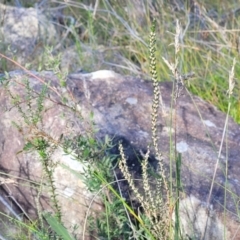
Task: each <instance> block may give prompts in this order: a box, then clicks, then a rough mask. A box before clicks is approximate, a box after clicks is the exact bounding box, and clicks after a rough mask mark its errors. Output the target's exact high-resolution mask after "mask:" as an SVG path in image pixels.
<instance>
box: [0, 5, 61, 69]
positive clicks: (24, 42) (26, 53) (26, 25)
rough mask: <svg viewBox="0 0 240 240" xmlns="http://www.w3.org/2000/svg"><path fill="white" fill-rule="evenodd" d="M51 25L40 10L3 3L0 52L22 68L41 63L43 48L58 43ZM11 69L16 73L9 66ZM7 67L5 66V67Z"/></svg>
mask: <svg viewBox="0 0 240 240" xmlns="http://www.w3.org/2000/svg"><path fill="white" fill-rule="evenodd" d="M57 39H58V34H57V31H56V28H55V26H54V25H53V24H52V23H51V21H50V20H49V19H48V18H47V17H46V16H45V15H44V13H43V12H41V10H40V9H37V8H23V7H11V6H7V5H4V4H1V3H0V50H1V53H5V54H6V55H7V56H8V57H10V58H11V59H15V61H17V62H18V63H19V64H22V65H25V64H26V63H30V62H31V63H32V64H34V62H35V61H40V56H41V54H42V53H43V52H44V46H46V45H50V44H53V43H55V42H56V41H57ZM5 64H6V65H7V66H8V69H15V68H16V66H15V65H14V66H12V65H11V64H10V63H9V62H6V63H5ZM3 66H4V65H3Z"/></svg>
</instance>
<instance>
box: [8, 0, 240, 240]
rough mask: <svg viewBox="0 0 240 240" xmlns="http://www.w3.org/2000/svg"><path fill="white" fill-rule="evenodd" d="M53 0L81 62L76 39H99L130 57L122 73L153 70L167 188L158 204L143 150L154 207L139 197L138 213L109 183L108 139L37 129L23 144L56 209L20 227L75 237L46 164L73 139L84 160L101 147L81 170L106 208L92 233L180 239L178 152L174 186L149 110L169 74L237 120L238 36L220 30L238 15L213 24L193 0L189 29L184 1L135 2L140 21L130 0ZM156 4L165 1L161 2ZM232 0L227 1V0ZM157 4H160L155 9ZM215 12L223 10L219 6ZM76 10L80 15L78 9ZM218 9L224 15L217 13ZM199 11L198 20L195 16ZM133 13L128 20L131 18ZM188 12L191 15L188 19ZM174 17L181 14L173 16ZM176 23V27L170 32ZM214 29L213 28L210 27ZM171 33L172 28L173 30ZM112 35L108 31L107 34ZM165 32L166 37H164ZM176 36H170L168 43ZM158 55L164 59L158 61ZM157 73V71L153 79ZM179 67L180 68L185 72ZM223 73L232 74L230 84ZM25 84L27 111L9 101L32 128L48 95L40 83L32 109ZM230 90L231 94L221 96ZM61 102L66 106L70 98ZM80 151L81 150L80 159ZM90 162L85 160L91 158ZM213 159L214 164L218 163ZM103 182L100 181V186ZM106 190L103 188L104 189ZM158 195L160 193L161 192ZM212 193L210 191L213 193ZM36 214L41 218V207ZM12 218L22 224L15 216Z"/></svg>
mask: <svg viewBox="0 0 240 240" xmlns="http://www.w3.org/2000/svg"><path fill="white" fill-rule="evenodd" d="M55 2H56V3H60V4H63V5H64V6H65V9H64V11H66V12H65V13H64V14H70V13H71V14H73V16H74V18H75V19H76V20H77V21H76V23H75V25H74V26H71V27H73V29H72V30H71V31H70V33H69V35H70V36H68V37H69V38H70V39H71V40H69V39H68V41H72V42H74V43H75V44H76V45H77V47H78V50H79V57H80V61H82V62H83V60H81V44H82V43H81V41H83V42H84V43H85V44H88V45H89V46H91V47H92V49H94V48H98V45H100V44H103V46H104V47H105V48H106V49H105V51H108V50H109V49H111V48H116V49H117V52H118V54H120V56H121V57H122V58H123V59H124V60H125V62H126V65H127V64H128V63H129V61H132V62H133V64H132V65H131V69H129V68H128V69H125V70H126V73H134V74H136V75H140V76H145V77H149V76H150V75H152V77H151V79H152V80H153V84H154V87H155V91H154V95H153V112H152V119H149V121H152V124H153V132H152V140H153V147H154V151H155V152H154V154H155V155H158V159H159V161H160V162H159V169H160V172H159V175H158V177H156V180H157V184H158V186H159V189H161V190H162V188H163V189H164V192H165V194H166V195H167V200H168V201H167V202H163V200H164V201H165V199H153V198H152V195H151V191H149V189H150V188H151V186H150V185H149V179H148V177H147V174H148V172H147V159H148V154H149V152H147V153H146V154H145V156H144V158H143V159H144V161H143V162H142V164H143V165H142V167H143V170H144V169H145V171H143V180H142V181H143V185H144V190H145V193H146V198H147V201H149V202H151V203H152V204H151V206H149V205H148V204H146V202H147V201H146V199H144V198H143V197H142V196H141V195H139V196H138V197H139V201H140V203H141V204H142V207H143V209H144V210H145V211H143V212H142V213H139V215H137V214H136V212H135V211H134V210H133V206H131V205H130V204H129V203H126V202H125V200H124V199H123V198H122V197H121V191H119V192H117V191H116V190H115V189H114V188H113V187H112V183H116V182H117V181H116V179H115V178H114V169H113V166H112V161H113V159H112V158H114V156H107V157H106V156H104V155H101V154H100V153H102V152H105V150H106V149H107V148H108V147H111V146H109V145H111V144H110V143H109V141H108V139H106V141H105V143H103V144H102V145H99V143H97V142H95V141H94V140H93V138H92V136H88V137H87V138H85V139H75V142H74V140H73V139H72V140H70V142H69V140H67V139H63V141H62V142H60V141H56V142H55V143H51V142H48V141H46V139H47V140H49V139H50V138H42V137H41V136H42V135H40V137H39V135H36V136H35V138H33V139H32V141H29V142H28V143H27V144H26V145H25V148H24V149H23V150H25V151H26V150H27V151H29V150H34V151H37V153H38V154H39V157H40V160H41V162H42V164H43V168H44V167H45V173H46V177H47V179H48V180H49V183H50V190H49V193H50V194H51V195H52V201H53V202H52V204H53V206H54V208H55V212H56V214H55V216H49V215H46V216H44V218H45V220H44V221H43V220H42V219H41V218H40V219H39V222H38V223H36V224H26V225H25V224H22V225H23V226H21V227H22V228H24V229H25V230H26V229H27V231H28V232H29V238H28V236H27V235H25V237H26V238H25V239H31V238H33V235H32V233H34V234H35V235H34V236H36V235H37V237H38V239H74V234H72V235H71V233H69V232H67V231H66V229H65V228H64V227H63V226H62V225H59V223H61V206H59V205H58V201H57V195H56V193H55V186H54V180H53V179H52V176H51V174H52V172H51V171H54V165H51V162H50V159H51V153H52V151H54V149H55V148H56V147H57V144H60V147H62V148H63V149H65V153H66V154H72V152H68V149H69V144H70V146H71V147H72V145H74V144H75V145H77V147H78V148H80V149H81V148H83V149H84V147H85V149H88V153H86V152H83V153H82V154H83V155H84V157H85V158H86V159H87V158H91V156H92V155H93V156H94V154H92V153H96V152H98V151H99V152H100V153H99V155H98V156H101V157H102V161H100V162H99V161H98V162H97V163H96V165H94V166H93V168H88V170H87V172H86V179H87V180H86V183H88V186H89V189H91V190H92V191H99V195H101V197H102V198H103V202H104V204H105V212H104V213H103V216H104V217H103V216H101V218H100V219H97V222H95V219H94V218H92V219H91V221H92V224H93V223H96V225H95V228H94V229H92V230H93V232H94V231H96V229H97V234H98V235H99V236H100V237H102V238H103V239H129V238H130V237H132V238H133V239H182V233H181V230H180V227H179V223H178V210H177V209H178V200H179V198H178V194H179V193H178V192H173V190H172V188H173V186H171V184H173V185H174V186H175V187H176V186H178V188H177V189H180V186H181V183H180V165H181V156H180V155H179V156H177V155H175V157H174V159H175V160H176V163H175V162H174V163H172V164H173V165H172V167H173V168H174V169H177V173H178V174H179V176H178V177H177V179H176V180H172V181H170V182H171V184H170V185H168V184H169V183H167V182H168V179H165V177H164V169H163V168H162V167H161V158H162V157H161V153H160V152H159V150H158V149H157V142H156V141H157V129H156V119H157V115H156V114H154V113H155V112H156V109H158V107H159V102H158V99H159V92H158V90H157V81H159V80H167V79H169V78H171V79H172V80H174V81H176V83H179V84H180V85H178V84H177V85H176V86H181V87H188V88H189V90H190V91H192V92H193V93H198V94H200V96H201V97H203V98H205V99H207V100H209V101H210V102H212V103H214V104H215V105H217V106H218V107H219V108H220V109H221V110H223V111H226V112H227V114H231V115H232V116H233V117H234V119H235V120H236V121H239V113H240V105H239V102H240V101H239V89H238V82H236V83H235V81H234V73H233V72H234V66H235V72H236V75H237V74H238V71H239V70H238V68H239V67H238V66H237V64H236V65H235V60H234V63H232V62H233V60H232V59H233V57H236V62H237V61H238V56H237V51H238V49H237V48H238V46H232V41H233V42H235V41H236V39H235V38H237V37H236V36H235V35H236V31H234V30H232V31H230V30H229V31H224V30H223V29H222V28H223V27H222V25H224V24H226V26H227V25H229V26H228V27H229V28H233V27H234V26H235V24H237V22H236V21H235V20H236V19H237V15H236V14H237V13H236V14H235V15H236V16H235V15H234V17H233V20H231V21H229V20H228V18H227V17H226V19H225V18H223V17H222V18H220V19H215V18H213V19H214V20H215V21H214V22H213V20H212V19H211V18H210V17H209V15H208V14H209V13H208V11H205V9H204V7H203V6H200V5H199V6H198V5H196V6H195V7H196V8H195V11H197V10H198V11H200V12H199V13H198V14H196V16H197V15H199V16H201V17H203V22H199V23H198V24H196V25H194V26H193V28H192V30H191V31H190V30H189V29H187V28H186V26H187V24H190V22H187V23H186V19H185V18H186V16H188V17H189V18H190V10H189V8H190V7H189V6H184V5H182V6H184V7H186V9H188V10H189V12H187V11H185V12H184V10H183V9H181V6H179V8H180V9H179V10H177V9H174V8H169V7H167V4H166V3H160V2H156V3H155V5H154V4H150V5H147V4H146V3H145V2H143V1H142V2H140V1H139V2H140V3H141V4H142V5H141V6H145V10H146V12H145V14H144V17H143V19H141V18H140V17H136V16H135V18H134V14H133V16H131V14H129V12H128V11H131V9H133V8H134V5H133V3H129V2H127V1H126V2H122V3H121V4H123V5H121V6H119V4H120V3H118V2H117V1H112V2H111V1H103V2H101V3H98V1H97V2H96V3H95V5H94V4H93V3H92V5H91V4H89V3H85V2H84V1H75V2H73V1H72V2H71V1H70V2H68V3H65V2H60V1H55ZM140 3H139V4H140ZM161 4H162V6H161V8H160V5H161ZM205 4H206V6H209V4H208V2H207V1H206V3H205ZM223 4H224V3H222V5H223ZM123 6H124V7H123ZM229 6H231V4H230V3H229ZM188 7H189V8H188ZM156 9H161V10H159V12H158V11H157V10H156ZM103 10H105V11H103ZM216 11H217V10H216ZM218 11H220V10H219V9H218ZM79 12H80V13H81V14H79ZM182 13H184V14H182ZM136 14H137V13H136ZM153 14H155V15H156V16H155V19H156V22H155V24H156V27H157V29H156V30H155V28H153V29H152V32H151V36H150V37H151V38H150V46H149V44H148V42H149V40H148V39H149V31H150V29H151V26H152V22H153V19H152V17H153ZM187 14H189V15H187ZM218 14H219V15H220V16H221V13H220V12H219V13H218ZM164 16H166V18H167V21H166V19H164ZM196 16H195V18H197V17H196ZM131 17H132V19H130V18H131ZM139 18H140V20H141V21H144V24H143V25H141V24H142V23H141V22H140V23H139ZM189 18H188V21H190V19H189ZM192 18H194V17H192ZM176 19H179V20H178V21H176ZM224 21H225V22H224ZM166 22H169V23H170V22H171V23H174V24H173V25H170V24H169V25H168V24H166ZM179 22H183V23H182V26H185V28H181V27H180V24H179ZM184 22H185V25H184ZM222 22H223V23H222ZM78 23H81V24H83V26H82V27H83V33H82V34H80V36H79V35H76V33H77V30H79V29H78V27H79V26H78ZM130 23H131V24H130ZM66 24H67V23H66ZM191 24H192V23H191ZM201 24H203V25H204V26H203V29H201V27H202V26H201ZM140 26H141V27H140ZM142 26H143V27H142ZM176 26H177V33H176V32H175V29H176ZM211 27H212V28H214V29H213V30H211ZM66 28H69V29H70V26H69V25H66ZM234 28H236V27H234ZM184 29H185V30H186V29H187V32H185V30H184ZM144 31H145V32H144ZM168 32H171V33H172V34H170V33H168ZM110 34H111V35H112V36H113V37H111V38H110ZM204 34H205V35H206V36H205V35H204ZM168 35H169V37H166V36H168ZM202 35H203V36H202ZM174 37H175V42H173V39H174ZM205 37H207V40H205V39H204V38H205ZM232 38H233V39H232ZM109 39H110V41H109ZM65 40H66V41H67V39H65ZM170 43H173V44H170ZM78 44H79V45H78ZM155 44H156V45H155ZM169 45H170V46H169ZM180 49H181V51H180ZM149 50H150V53H149ZM155 50H156V51H155ZM155 54H156V55H155ZM149 56H150V60H149ZM162 57H164V58H163V59H162ZM48 59H54V55H53V56H52V55H51V51H48ZM55 59H56V58H55ZM185 59H187V60H185ZM230 60H231V61H230ZM93 61H94V59H93ZM95 61H96V60H95ZM46 63H47V62H46ZM48 63H49V64H48V65H47V64H46V66H47V68H48V69H51V70H53V71H55V72H56V73H60V75H59V77H60V80H61V79H62V80H63V81H62V83H61V86H62V87H63V88H64V87H65V86H64V77H66V74H65V73H61V70H60V68H59V64H60V63H59V59H58V61H53V62H48ZM88 64H89V65H91V64H92V63H87V64H86V68H87V70H91V67H92V68H93V70H96V69H94V64H93V66H91V67H89V65H88ZM110 65H111V64H110ZM126 65H125V66H124V65H121V66H118V68H120V69H124V68H125V67H126ZM232 65H233V69H232V71H231V74H230V77H229V76H228V72H229V69H231V67H232ZM196 66H197V67H196ZM118 68H116V69H118ZM149 69H151V74H149ZM125 70H124V71H125ZM192 71H194V73H195V75H194V76H195V77H194V81H185V80H189V79H190V77H192V76H193V73H192ZM157 73H160V74H159V76H158V77H157ZM182 73H184V74H185V76H184V75H183V74H182ZM184 79H185V80H184ZM227 79H229V82H228V81H227ZM220 83H221V84H220ZM28 84H29V83H28V81H27V80H26V82H25V85H26V92H27V95H28V98H27V99H28V101H29V102H28V104H29V108H28V109H29V112H27V113H25V112H23V110H22V109H21V104H20V103H21V101H19V99H18V98H16V96H12V99H13V103H14V105H15V106H16V107H18V108H19V112H21V113H22V117H23V119H24V120H25V123H26V124H27V125H29V126H30V125H31V126H32V125H33V126H36V129H37V128H38V126H37V124H38V123H39V122H41V112H42V111H43V108H42V106H43V101H44V97H46V89H45V88H43V89H42V92H41V94H40V95H39V98H38V99H39V101H38V104H37V106H38V107H37V108H36V109H32V108H31V101H32V95H31V94H33V92H32V91H31V89H30V87H29V85H28ZM234 84H235V85H236V86H235V88H233V86H234ZM180 90H181V88H180V89H177V88H176V89H175V92H174V96H175V97H174V98H173V103H177V99H178V97H179V94H180V93H179V91H180ZM227 90H228V94H226V93H227ZM9 94H11V93H9ZM65 104H66V105H67V103H65ZM173 105H174V104H173ZM175 107H176V106H175ZM173 118H174V116H173ZM173 122H174V121H173ZM226 124H227V122H226ZM16 127H19V128H21V126H17V125H16ZM225 130H226V129H223V132H224V131H225ZM44 134H46V133H44ZM46 136H47V134H46ZM173 137H174V136H173ZM173 142H174V140H173ZM52 144H53V145H52ZM170 144H172V143H170ZM49 147H50V148H49ZM103 149H104V151H103ZM119 151H120V155H121V156H120V159H121V161H120V166H121V169H122V172H123V174H125V175H124V176H125V178H126V179H127V180H128V182H129V185H130V187H132V188H133V189H134V188H135V187H134V184H133V182H132V179H131V174H130V173H129V172H128V170H127V168H126V163H125V162H124V161H125V156H124V153H123V148H122V147H121V144H120V145H119ZM219 152H221V151H219ZM83 155H81V158H82V156H83ZM87 160H88V161H89V159H87ZM93 160H94V159H93ZM217 165H218V163H217V164H216V166H217ZM49 169H50V171H49ZM106 169H109V171H107V172H109V175H106ZM159 176H161V177H159ZM174 181H176V182H174ZM213 182H214V179H213ZM102 185H104V188H103V187H102ZM169 189H170V190H169ZM135 191H136V192H135V193H136V195H137V194H138V190H137V189H135ZM106 192H107V193H108V194H107V195H106ZM158 196H162V195H161V194H159V195H158ZM209 196H210V197H211V193H210V194H209ZM155 201H156V202H155ZM156 209H158V211H160V212H158V211H157V212H155V210H156ZM112 212H115V214H110V213H112ZM159 214H162V216H165V215H167V217H165V218H163V219H161V218H160V219H159V217H158V215H159ZM39 215H40V216H42V214H41V213H40V214H39ZM173 215H175V219H176V221H175V222H174V223H173V222H172V216H173ZM103 219H104V220H103ZM132 219H134V220H132ZM46 222H47V223H46ZM17 223H18V224H19V225H21V223H20V222H17ZM17 223H16V224H17ZM46 224H47V225H46ZM46 226H47V227H46ZM46 229H47V231H46ZM15 239H17V237H15ZM18 239H23V235H20V236H19V238H18Z"/></svg>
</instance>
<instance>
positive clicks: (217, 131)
mask: <svg viewBox="0 0 240 240" xmlns="http://www.w3.org/2000/svg"><path fill="white" fill-rule="evenodd" d="M35 74H36V75H37V76H38V77H40V78H41V79H43V80H44V81H46V82H49V83H50V85H51V87H52V88H51V93H49V95H48V96H49V98H48V99H47V100H46V102H45V108H46V110H45V111H44V114H43V121H42V124H43V125H42V127H41V129H42V131H45V132H47V133H48V134H49V135H50V136H52V138H54V139H59V137H60V136H61V134H64V135H67V134H69V128H68V124H69V122H71V123H72V125H71V129H73V130H74V131H73V132H74V134H84V133H86V132H87V129H88V128H89V126H90V125H89V123H88V122H87V121H83V120H82V119H85V120H87V119H89V116H90V115H91V113H92V112H93V120H94V122H95V124H96V127H97V128H98V129H99V131H98V132H97V133H96V138H100V139H101V138H102V137H103V136H105V135H106V134H108V135H110V136H116V135H117V136H123V137H125V138H126V139H128V140H129V141H130V143H131V144H132V145H133V146H134V147H135V148H136V149H146V147H147V145H148V144H149V143H150V141H151V118H150V116H151V107H152V92H153V89H152V83H151V82H150V81H144V80H142V79H138V78H134V77H129V76H121V75H119V74H116V73H115V72H112V71H106V70H102V71H98V72H92V73H88V74H70V75H69V76H68V79H67V90H66V91H65V92H64V91H61V88H60V87H59V83H58V79H57V78H56V76H54V75H53V74H52V73H51V72H42V73H35ZM9 78H10V83H9V86H8V88H10V89H11V92H12V93H15V94H18V95H20V96H23V95H25V92H26V89H25V88H24V87H23V84H24V79H26V78H28V79H29V81H30V84H31V87H32V89H34V90H36V91H40V88H41V86H42V83H41V81H39V80H38V79H36V78H34V77H32V76H30V75H29V74H24V73H22V72H13V73H10V77H9ZM159 87H160V89H161V93H162V100H163V102H162V106H161V108H160V109H159V121H158V128H159V133H158V134H159V139H160V141H159V148H160V150H161V151H162V153H163V156H164V159H165V160H164V161H165V165H166V169H168V166H169V161H170V158H171V154H170V151H169V148H170V143H169V137H170V133H171V132H172V133H174V132H175V131H176V136H177V138H176V139H177V142H176V150H177V151H178V152H180V153H181V154H182V170H181V176H182V179H181V180H182V184H183V187H184V194H182V196H181V198H182V201H181V208H180V211H181V215H182V218H183V221H182V224H183V228H184V232H185V234H186V235H188V236H193V235H192V234H193V233H192V232H194V236H195V238H196V239H201V235H202V234H204V236H205V237H204V239H224V237H223V236H224V228H225V229H226V236H227V239H231V238H233V237H235V239H240V233H239V232H238V220H239V218H238V215H237V213H238V210H239V207H238V201H239V196H240V188H239V181H240V179H239V171H240V162H239V155H240V150H239V145H240V126H239V125H237V124H236V123H234V122H233V120H232V119H231V118H230V119H229V120H228V131H227V138H226V139H227V140H225V142H226V143H225V144H224V146H225V147H223V150H222V152H221V155H220V156H221V157H220V164H219V166H218V169H217V175H216V178H215V181H214V186H213V192H212V197H211V199H210V200H211V201H210V203H211V208H210V209H209V207H208V208H206V207H205V206H206V203H207V200H208V196H209V192H210V186H211V182H212V177H213V172H214V169H215V165H216V161H217V156H218V150H219V148H220V143H221V139H222V133H223V129H224V123H225V119H226V115H225V114H224V113H222V112H220V111H218V110H217V109H216V108H215V107H214V106H212V105H211V104H209V103H206V102H205V101H203V100H201V99H200V98H198V97H195V96H191V95H189V93H187V92H185V94H184V95H183V96H181V97H180V99H179V101H178V105H177V108H176V109H172V108H171V101H172V83H171V82H164V83H160V84H159ZM56 91H58V92H61V96H59V95H58V94H56ZM63 96H66V97H67V96H68V97H69V96H71V98H69V101H68V103H67V104H68V105H69V106H73V105H74V104H75V105H74V106H76V107H77V109H78V110H79V111H80V112H81V118H80V117H78V116H77V115H76V113H73V112H72V111H71V110H70V108H67V107H65V106H64V105H62V104H60V103H61V97H63ZM74 102H75V103H74ZM76 103H77V104H76ZM0 106H1V108H0V115H1V118H0V146H1V147H0V166H1V169H2V171H3V172H5V173H8V176H13V178H14V179H15V181H17V184H15V185H11V184H8V188H9V189H11V193H12V195H13V196H14V199H15V200H16V201H17V202H18V203H20V204H21V206H24V207H23V208H24V211H25V212H26V214H29V215H31V216H34V215H35V216H36V213H37V210H36V207H35V198H36V196H38V191H37V190H36V189H34V188H33V186H31V184H30V181H34V182H35V184H37V182H40V181H41V180H42V169H41V164H40V163H39V161H38V160H37V159H36V158H35V157H34V155H33V154H32V153H31V154H30V153H29V154H26V153H21V154H19V151H21V149H22V148H23V146H24V141H25V142H26V139H24V138H23V135H22V133H21V132H19V131H18V130H17V128H16V127H14V126H13V125H12V121H15V122H18V123H20V122H21V121H22V120H20V119H21V116H20V114H19V112H18V109H17V108H16V107H15V108H13V107H12V104H11V99H10V98H9V96H8V94H7V92H6V90H5V89H4V88H3V87H0ZM23 106H24V104H23ZM25 107H27V106H25ZM171 113H173V114H176V122H177V124H176V128H175V127H174V125H172V124H171ZM23 131H29V130H26V129H25V130H23ZM25 133H26V132H25ZM28 134H30V135H31V131H30V133H29V132H28ZM17 153H18V154H17ZM53 159H55V160H54V161H56V162H60V163H63V164H66V165H68V166H69V167H70V168H72V169H75V170H77V171H79V172H81V171H82V167H83V166H81V164H80V163H79V162H75V161H74V160H72V159H71V158H70V157H68V156H65V155H64V154H63V152H62V150H61V149H58V150H57V151H56V152H55V153H54V156H53ZM130 165H131V163H130ZM132 169H134V166H132ZM226 170H227V174H226V172H225V171H226ZM54 178H55V182H56V185H57V186H56V187H57V189H58V191H59V199H60V200H59V201H60V203H61V205H62V207H63V209H62V211H63V218H64V223H65V224H66V225H67V227H70V226H73V225H74V224H80V228H79V232H78V233H79V234H80V233H81V231H82V230H83V228H82V227H81V226H82V225H81V222H83V219H82V218H83V217H85V215H86V211H87V210H86V209H87V206H86V201H89V198H90V197H92V195H91V194H90V193H89V192H88V191H87V190H86V188H84V184H83V182H81V181H80V180H79V179H78V178H76V176H74V175H73V176H72V175H71V174H69V171H68V170H66V169H65V168H62V167H61V165H59V164H58V165H56V169H55V171H54ZM28 181H29V182H28ZM26 182H28V183H29V186H26V184H25V183H26ZM34 186H36V185H34ZM5 190H6V189H5ZM6 191H7V190H6ZM86 199H87V200H86ZM225 199H227V200H226V202H225ZM40 203H41V205H42V208H43V209H45V210H48V209H50V206H49V198H48V197H47V195H45V192H42V194H41V198H40ZM84 206H85V207H84ZM98 206H99V209H98ZM100 207H101V204H100V202H96V206H95V209H97V210H98V211H99V210H100ZM80 213H82V214H81V216H80ZM69 216H71V217H70V218H69ZM189 222H190V223H189ZM206 225H207V228H205V226H206ZM205 230H206V232H205ZM204 232H205V233H204Z"/></svg>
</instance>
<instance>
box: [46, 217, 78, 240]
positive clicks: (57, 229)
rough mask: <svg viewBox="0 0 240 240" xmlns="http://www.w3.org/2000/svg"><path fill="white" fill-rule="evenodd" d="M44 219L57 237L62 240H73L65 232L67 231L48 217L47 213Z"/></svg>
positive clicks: (54, 219) (52, 218)
mask: <svg viewBox="0 0 240 240" xmlns="http://www.w3.org/2000/svg"><path fill="white" fill-rule="evenodd" d="M44 217H45V219H46V220H47V222H48V224H49V225H50V226H51V228H52V230H53V231H55V232H56V233H57V234H58V236H60V237H62V238H63V240H74V238H72V237H71V236H70V234H69V232H68V231H67V229H66V228H65V227H64V226H63V225H62V224H61V223H59V222H58V220H57V219H56V218H55V217H53V216H52V215H50V214H49V213H46V214H44Z"/></svg>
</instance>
